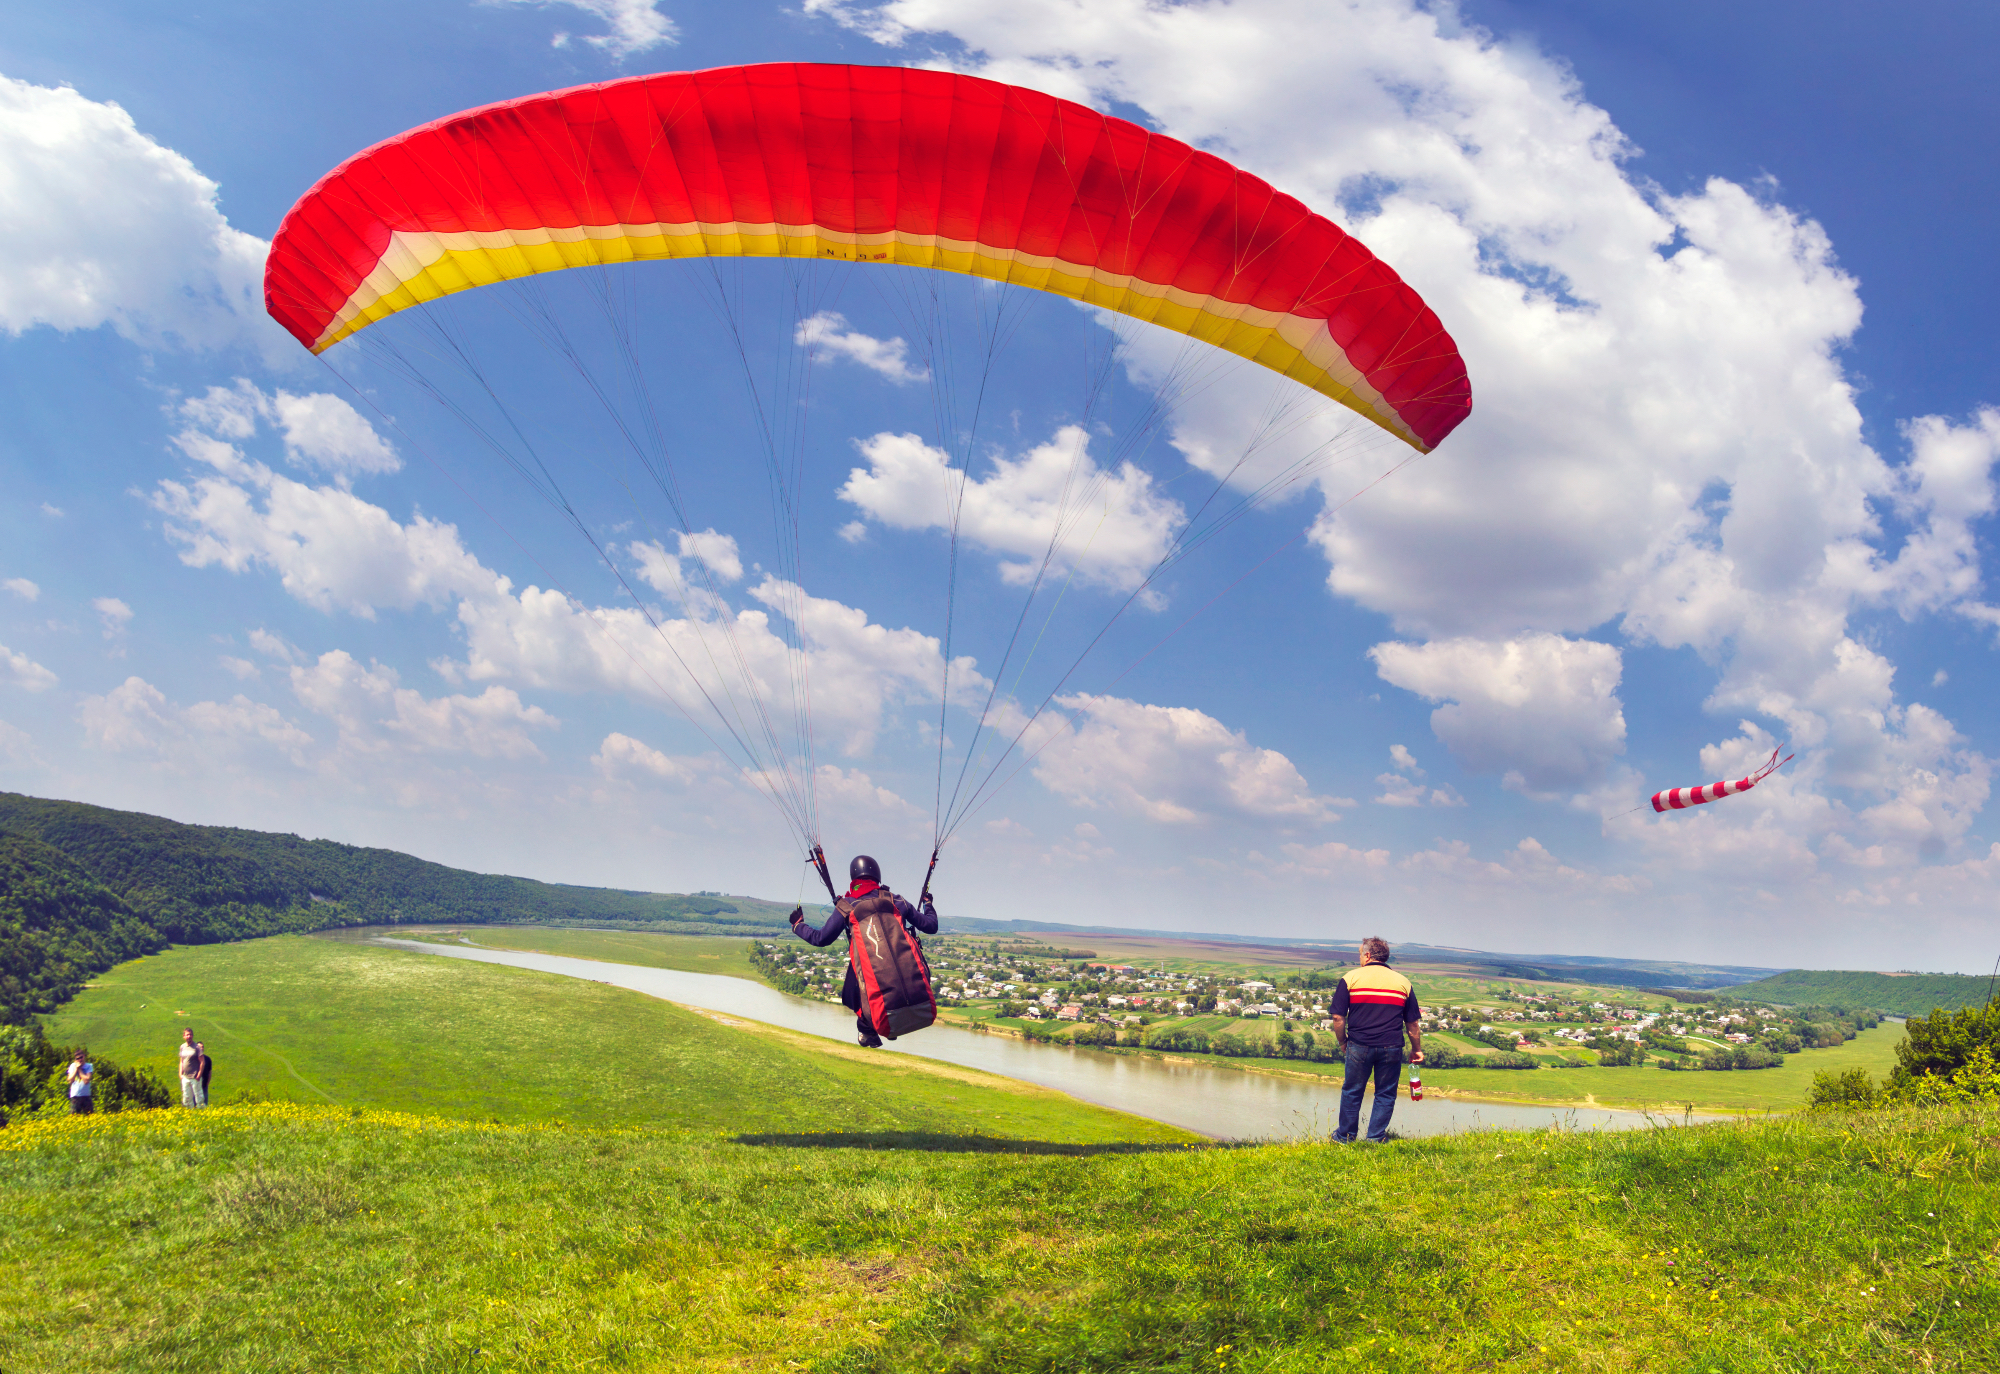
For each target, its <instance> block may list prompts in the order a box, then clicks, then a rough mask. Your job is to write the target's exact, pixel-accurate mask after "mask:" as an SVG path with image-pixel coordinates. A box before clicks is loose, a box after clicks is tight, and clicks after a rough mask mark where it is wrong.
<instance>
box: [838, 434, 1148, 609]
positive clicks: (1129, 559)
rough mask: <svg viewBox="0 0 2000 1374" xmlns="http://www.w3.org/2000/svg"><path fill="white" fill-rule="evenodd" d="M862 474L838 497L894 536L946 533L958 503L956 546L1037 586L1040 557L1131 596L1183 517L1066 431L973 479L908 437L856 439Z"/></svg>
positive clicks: (1137, 477)
mask: <svg viewBox="0 0 2000 1374" xmlns="http://www.w3.org/2000/svg"><path fill="white" fill-rule="evenodd" d="M858 447H859V448H860V450H861V456H862V457H863V458H865V459H867V461H868V466H867V467H865V468H855V469H853V470H852V471H851V472H850V473H849V474H848V477H847V481H846V483H845V484H844V485H843V486H842V487H841V488H840V498H841V499H842V500H843V501H846V502H849V503H850V504H852V505H855V506H858V507H860V509H861V510H862V511H864V512H865V513H866V514H868V515H869V516H871V517H873V518H874V519H875V520H877V521H880V522H881V523H882V524H885V525H888V526H890V527H891V528H894V529H904V530H921V529H949V528H950V527H951V521H952V510H953V508H954V506H956V507H957V511H958V533H959V537H960V538H961V539H964V540H967V541H969V542H970V543H972V544H974V545H977V546H979V547H981V548H984V549H987V550H989V551H991V552H993V553H997V554H1000V555H1002V556H1003V558H1004V559H1006V560H1007V561H1003V562H1002V563H1001V565H1000V573H1001V576H1002V578H1004V579H1005V580H1006V581H1007V582H1010V583H1012V584H1014V585H1016V586H1022V585H1026V584H1028V583H1030V582H1032V581H1033V579H1034V577H1035V575H1036V573H1037V572H1038V571H1039V570H1040V568H1041V566H1042V561H1043V559H1044V558H1045V557H1046V558H1047V559H1048V560H1049V564H1050V567H1051V568H1052V569H1053V570H1054V571H1055V572H1056V574H1057V575H1060V574H1061V572H1062V571H1064V570H1067V569H1071V568H1074V569H1075V570H1076V571H1077V572H1078V573H1079V574H1081V575H1082V576H1083V577H1085V578H1087V579H1089V580H1090V581H1093V582H1096V583H1098V584H1100V585H1102V586H1106V587H1111V588H1114V589H1116V590H1119V591H1131V590H1132V589H1133V588H1135V587H1138V586H1139V585H1140V584H1141V583H1142V582H1144V581H1145V579H1146V577H1147V576H1148V575H1149V574H1150V573H1151V572H1152V571H1153V569H1154V568H1155V567H1156V566H1157V565H1158V564H1159V562H1160V560H1161V559H1162V558H1163V557H1165V556H1166V554H1167V552H1168V550H1169V549H1170V548H1171V547H1172V545H1173V537H1174V534H1175V533H1176V531H1178V530H1179V529H1180V527H1181V526H1182V524H1184V523H1185V520H1186V514H1185V512H1184V511H1183V510H1182V509H1181V506H1180V504H1179V503H1178V502H1176V501H1173V500H1172V499H1170V498H1168V497H1165V496H1162V495H1160V494H1159V493H1158V491H1156V490H1155V484H1154V481H1153V478H1152V477H1151V475H1149V474H1148V473H1146V472H1144V471H1142V470H1141V469H1140V468H1138V467H1137V466H1135V465H1134V464H1132V463H1129V462H1127V463H1121V464H1120V465H1119V466H1118V467H1117V469H1116V470H1107V469H1104V468H1101V467H1099V466H1098V465H1097V464H1096V462H1094V461H1093V460H1092V459H1091V457H1090V436H1089V435H1088V433H1086V432H1085V431H1084V430H1083V429H1082V428H1081V427H1080V426H1076V425H1067V426H1064V427H1063V428H1062V429H1061V430H1059V431H1058V432H1057V433H1056V435H1055V437H1054V438H1053V439H1051V440H1049V442H1047V443H1045V444H1039V445H1037V446H1036V447H1034V448H1031V449H1029V450H1028V451H1027V452H1026V453H1023V454H1021V455H1020V456H1019V457H1016V458H1007V457H1002V456H995V457H994V458H993V459H992V460H991V470H990V471H989V472H988V473H987V474H986V475H985V476H984V477H979V478H974V477H972V476H970V475H969V474H967V473H965V472H963V471H962V470H960V469H957V468H954V467H952V465H951V460H950V458H949V456H948V455H947V454H946V453H945V452H944V451H943V450H942V449H938V448H933V447H932V446H931V445H929V444H927V443H925V442H924V441H923V440H922V439H920V438H918V437H917V436H916V435H914V434H890V433H882V434H877V435H874V436H873V437H871V438H868V439H865V440H862V441H860V443H859V445H858Z"/></svg>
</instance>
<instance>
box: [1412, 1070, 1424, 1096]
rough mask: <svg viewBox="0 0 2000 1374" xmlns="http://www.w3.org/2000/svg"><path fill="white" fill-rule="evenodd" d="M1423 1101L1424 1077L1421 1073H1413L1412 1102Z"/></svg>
mask: <svg viewBox="0 0 2000 1374" xmlns="http://www.w3.org/2000/svg"><path fill="white" fill-rule="evenodd" d="M1423 1100H1424V1076H1423V1075H1422V1074H1420V1073H1412V1074H1411V1075H1410V1101H1412V1102H1421V1101H1423Z"/></svg>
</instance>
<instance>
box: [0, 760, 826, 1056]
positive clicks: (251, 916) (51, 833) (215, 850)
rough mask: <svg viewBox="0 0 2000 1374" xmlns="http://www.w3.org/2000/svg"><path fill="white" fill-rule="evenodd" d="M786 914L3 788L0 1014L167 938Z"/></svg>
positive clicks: (769, 918) (696, 923) (687, 923)
mask: <svg viewBox="0 0 2000 1374" xmlns="http://www.w3.org/2000/svg"><path fill="white" fill-rule="evenodd" d="M787 910H788V908H785V907H781V906H778V905H776V904H774V903H771V902H760V901H756V900H754V899H750V898H744V897H727V898H722V897H709V896H699V895H697V896H685V895H681V894H677V893H656V892H626V891H620V890H618V889H614V888H596V887H568V886H563V885H560V884H556V883H541V882H536V881H534V880H533V879H531V878H508V877H500V876H496V875H492V874H485V873H468V872H466V871H464V870H463V869H456V868H446V867H445V866H444V865H443V864H435V863H429V862H427V861H425V860H423V859H419V858H415V857H413V856H411V855H409V854H401V853H398V852H396V851H395V850H392V849H363V848H360V847H358V846H355V845H348V844H337V843H335V842H334V841H332V840H304V839H300V838H299V837H298V836H297V835H277V834H271V833H267V832H265V831H260V830H237V829H233V828H231V827H227V826H210V825H183V824H181V823H180V822H178V821H170V820H166V819H164V818H162V817H159V816H148V815H144V814H142V813H140V812H135V811H112V810H109V809H107V808H105V807H101V806H87V805H84V804H83V803H80V802H63V801H49V800H46V799H44V798H40V797H27V796H22V795H20V794H19V793H14V792H0V1016H4V1017H5V1019H8V1020H18V1019H19V1017H20V1016H21V1015H22V1014H24V1013H25V1012H28V1011H38V1010H46V1009H48V1008H49V1007H51V1006H53V1005H54V1004H55V1003H57V1002H60V1001H62V1000H64V999H66V998H67V997H68V996H69V995H71V993H72V992H73V991H74V989H75V986H76V985H77V984H78V983H80V982H81V981H82V980H83V979H84V978H87V977H89V976H90V975H91V974H93V973H96V972H99V971H101V970H103V969H106V968H109V967H111V965H112V964H114V963H116V962H118V961H119V960H122V959H128V958H132V957H134V956H136V955H138V954H143V953H147V952H149V951H150V950H154V949H159V948H162V947H163V946H165V945H166V944H168V943H174V944H205V943H210V942H213V941H217V940H240V939H246V938H248V937H251V936H256V935H274V934H278V933H280V932H284V931H305V930H325V929H329V928H332V927H336V926H353V925H378V924H379V925H394V924H403V923H410V922H437V921H462V922H468V923H471V922H509V923H522V924H532V925H570V924H579V923H581V924H602V923H616V924H619V925H623V926H640V927H647V928H652V929H660V930H673V931H679V932H684V933H687V934H722V935H738V934H741V935H748V934H759V933H782V932H783V931H784V930H785V913H786V911H787Z"/></svg>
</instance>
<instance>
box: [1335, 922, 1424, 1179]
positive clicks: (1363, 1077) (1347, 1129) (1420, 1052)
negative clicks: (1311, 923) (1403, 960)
mask: <svg viewBox="0 0 2000 1374" xmlns="http://www.w3.org/2000/svg"><path fill="white" fill-rule="evenodd" d="M1331 1012H1332V1017H1333V1036H1334V1039H1335V1040H1337V1041H1339V1042H1340V1049H1341V1053H1342V1055H1343V1056H1344V1057H1345V1058H1346V1060H1347V1076H1346V1077H1345V1078H1344V1079H1343V1080H1342V1081H1341V1085H1340V1125H1339V1126H1338V1127H1337V1128H1336V1129H1335V1130H1334V1133H1333V1138H1334V1139H1335V1140H1338V1141H1341V1142H1343V1143H1346V1142H1349V1141H1352V1140H1353V1139H1354V1132H1355V1129H1356V1128H1357V1127H1358V1126H1359V1125H1360V1124H1361V1090H1362V1089H1363V1088H1365V1087H1367V1086H1368V1077H1369V1075H1370V1074H1373V1075H1374V1077H1375V1107H1374V1110H1373V1111H1371V1112H1370V1113H1369V1114H1368V1138H1369V1139H1370V1140H1372V1141H1376V1142H1378V1143H1379V1142H1381V1141H1383V1140H1386V1139H1387V1138H1388V1134H1389V1118H1390V1117H1391V1116H1393V1115H1394V1114H1395V1111H1396V1088H1397V1086H1398V1085H1399V1084H1401V1082H1402V1081H1403V1036H1404V1035H1405V1034H1406V1033H1407V1034H1408V1035H1409V1037H1410V1062H1411V1063H1412V1064H1421V1063H1423V1062H1424V1033H1423V1032H1422V1031H1421V1030H1419V1029H1418V1028H1417V1020H1418V1018H1419V1016H1420V1015H1421V1013H1420V1012H1419V1011H1418V1010H1417V990H1416V988H1414V987H1412V986H1411V984H1410V980H1409V979H1407V978H1405V977H1404V976H1403V975H1402V974H1400V973H1398V972H1396V970H1394V969H1392V968H1390V967H1389V942H1388V941H1387V940H1384V939H1381V938H1379V937H1378V936H1374V935H1371V936H1369V937H1368V938H1367V939H1366V940H1363V941H1362V942H1361V967H1359V968H1357V969H1355V970H1354V971H1353V972H1352V973H1350V974H1348V975H1347V976H1346V977H1344V978H1342V979H1341V980H1340V981H1339V982H1338V983H1336V984H1334V987H1333V1006H1332V1008H1331Z"/></svg>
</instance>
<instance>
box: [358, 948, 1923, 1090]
mask: <svg viewBox="0 0 2000 1374" xmlns="http://www.w3.org/2000/svg"><path fill="white" fill-rule="evenodd" d="M413 934H414V935H418V936H420V937H423V938H426V939H429V938H432V937H435V938H436V939H441V940H445V941H447V942H448V943H456V942H458V941H459V940H461V939H463V940H469V941H471V942H472V943H473V944H475V945H480V946H484V947H487V948H496V949H500V948H506V949H516V950H524V951H528V952H539V953H544V954H559V955H567V956H570V957H576V958H583V959H588V960H595V961H603V962H609V963H628V964H632V965H636V966H641V967H654V968H678V969H683V970H686V971H689V972H712V973H722V974H726V975H729V976H733V977H737V978H740V979H743V980H746V981H752V982H755V983H756V984H757V985H758V986H759V987H764V988H770V985H769V984H768V983H766V982H764V981H763V980H762V979H761V978H759V977H758V976H757V973H756V971H755V970H754V969H753V968H752V967H751V965H750V963H749V960H748V958H747V957H746V955H745V952H744V950H743V947H742V946H741V944H740V943H739V942H735V941H730V940H718V939H713V938H703V937H685V938H677V937H672V936H659V935H650V934H631V933H621V932H606V931H598V930H589V929H584V928H578V929H573V930H572V929H565V928H551V927H539V928H533V929H523V928H520V927H495V926H465V927H455V928H448V930H440V929H437V928H431V929H429V930H420V931H410V930H408V929H407V928H405V929H402V930H396V929H394V928H383V927H374V928H371V929H369V930H365V931H363V930H356V931H350V932H339V933H338V934H337V935H334V934H332V933H330V934H329V936H328V938H342V939H366V938H373V937H374V936H378V935H391V936H409V935H413ZM772 991H775V989H772ZM797 1000H800V1001H802V1002H804V1003H805V1004H807V1005H814V1006H830V1005H832V1004H829V1003H824V1002H820V1001H817V1000H815V999H810V998H803V999H797ZM836 1011H837V1008H836ZM941 1011H942V1015H941V1017H940V1023H941V1024H949V1025H950V1026H951V1028H952V1029H954V1030H959V1031H961V1032H963V1033H965V1034H968V1035H986V1036H991V1037H994V1038H996V1039H1004V1040H1007V1041H1009V1042H1012V1043H1015V1044H1025V1045H1029V1046H1030V1047H1031V1048H1048V1047H1047V1046H1036V1045H1034V1044H1033V1042H1029V1041H1026V1040H1025V1038H1024V1037H1023V1036H1022V1035H1021V1034H1020V1033H1019V1031H1018V1030H1017V1029H1016V1028H1014V1027H1010V1026H1008V1025H1005V1024H1000V1023H995V1022H994V1021H992V1020H991V1019H990V1018H986V1017H977V1016H972V1015H968V1013H967V1011H966V1010H965V1009H963V1008H959V1007H952V1006H946V1007H944V1008H942V1009H941ZM839 1015H844V1013H839ZM836 1019H837V1018H836ZM830 1024H831V1023H830ZM840 1032H841V1034H844V1033H845V1023H842V1025H841V1026H840ZM930 1033H931V1032H926V1033H925V1034H927V1035H928V1034H930ZM1901 1037H1902V1028H1901V1026H1900V1025H1888V1024H1885V1025H1883V1026H1878V1027H1875V1028H1873V1029H1871V1030H1868V1031H1864V1032H1862V1033H1861V1034H1860V1035H1859V1036H1857V1037H1856V1038H1855V1039H1854V1040H1853V1041H1850V1042H1849V1043H1847V1044H1846V1045H1843V1046H1839V1047H1836V1048H1832V1049H1824V1050H1809V1051H1805V1052H1802V1053H1799V1054H1794V1055H1792V1056H1790V1057H1789V1058H1788V1059H1787V1061H1786V1063H1785V1064H1783V1065H1781V1066H1779V1067H1776V1068H1771V1069H1757V1070H1747V1071H1732V1072H1723V1073H1717V1072H1695V1073H1669V1072H1668V1071H1666V1070H1662V1069H1660V1068H1657V1067H1655V1066H1634V1067H1626V1068H1607V1067H1597V1066H1593V1067H1588V1068H1574V1069H1531V1070H1530V1069H1481V1068H1454V1069H1426V1070H1425V1071H1424V1075H1423V1076H1424V1089H1425V1095H1426V1098H1427V1099H1430V1100H1435V1101H1436V1102H1438V1103H1445V1102H1450V1103H1455V1104H1460V1105H1463V1106H1465V1107H1467V1108H1474V1109H1489V1111H1488V1114H1489V1115H1490V1112H1491V1110H1498V1109H1501V1108H1507V1109H1516V1108H1518V1109H1524V1110H1531V1111H1542V1112H1547V1113H1554V1114H1558V1115H1559V1114H1561V1113H1566V1112H1569V1111H1585V1112H1589V1111H1607V1112H1623V1113H1636V1114H1637V1115H1638V1118H1639V1119H1642V1120H1643V1119H1648V1118H1651V1119H1658V1118H1659V1117H1661V1116H1672V1117H1674V1118H1677V1119H1678V1118H1684V1117H1686V1116H1687V1115H1688V1114H1689V1113H1690V1112H1693V1113H1696V1114H1699V1115H1703V1116H1716V1117H1721V1116H1758V1115H1765V1114H1769V1113H1771V1112H1784V1111H1792V1110H1796V1109H1798V1108H1800V1107H1803V1106H1804V1105H1805V1104H1806V1103H1807V1101H1808V1100H1809V1096H1810V1093H1811V1087H1812V1078H1813V1075H1814V1074H1815V1073H1816V1072H1819V1071H1821V1070H1827V1071H1831V1072H1835V1073H1839V1072H1843V1071H1845V1070H1847V1069H1850V1068H1855V1067H1859V1068H1862V1069H1864V1070H1866V1071H1867V1072H1868V1073H1870V1074H1871V1075H1873V1076H1877V1077H1879V1076H1882V1075H1885V1074H1886V1073H1887V1072H1888V1070H1889V1068H1890V1067H1891V1066H1892V1065H1893V1064H1894V1063H1895V1045H1896V1042H1897V1041H1898V1040H1900V1039H1901ZM834 1038H840V1037H839V1036H838V1035H836V1036H835V1037H834ZM920 1041H921V1037H919V1038H917V1039H915V1040H912V1041H911V1042H909V1043H910V1044H912V1045H918V1044H920ZM1057 1048H1059V1049H1061V1050H1063V1051H1064V1052H1066V1053H1077V1054H1086V1055H1092V1056H1100V1057H1104V1058H1130V1059H1151V1060H1153V1061H1155V1062H1157V1063H1159V1064H1162V1065H1177V1066H1182V1067H1187V1068H1193V1069H1198V1070H1202V1071H1207V1072H1214V1073H1223V1074H1236V1075H1250V1076H1253V1077H1257V1078H1268V1079H1275V1080H1278V1081H1280V1082H1284V1083H1288V1084H1293V1085H1297V1086H1299V1087H1302V1088H1305V1089H1308V1090H1309V1091H1310V1092H1312V1093H1313V1094H1315V1095H1317V1094H1320V1093H1323V1092H1325V1091H1327V1090H1328V1088H1329V1085H1328V1084H1327V1080H1328V1079H1329V1078H1331V1079H1333V1080H1335V1087H1336V1090H1337V1081H1338V1079H1339V1077H1340V1076H1341V1073H1342V1067H1341V1065H1339V1064H1336V1063H1321V1062H1318V1061H1312V1060H1296V1059H1290V1060H1288V1059H1265V1058H1250V1057H1240V1056H1227V1055H1197V1054H1189V1053H1187V1052H1184V1051H1169V1050H1154V1049H1147V1048H1144V1047H1139V1046H1116V1047H1107V1046H1093V1047H1089V1048H1081V1047H1069V1046H1059V1047H1057ZM1093 1100H1094V1099H1093Z"/></svg>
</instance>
